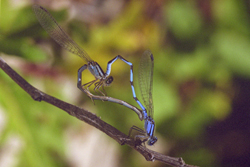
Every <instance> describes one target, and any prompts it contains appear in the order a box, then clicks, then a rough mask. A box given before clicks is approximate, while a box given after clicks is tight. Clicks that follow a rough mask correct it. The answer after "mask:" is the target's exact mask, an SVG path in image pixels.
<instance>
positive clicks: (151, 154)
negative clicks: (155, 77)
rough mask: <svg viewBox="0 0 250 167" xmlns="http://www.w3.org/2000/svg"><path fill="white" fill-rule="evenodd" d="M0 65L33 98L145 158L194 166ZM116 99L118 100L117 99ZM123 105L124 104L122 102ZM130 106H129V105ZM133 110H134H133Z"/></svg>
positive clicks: (179, 165) (4, 64)
mask: <svg viewBox="0 0 250 167" xmlns="http://www.w3.org/2000/svg"><path fill="white" fill-rule="evenodd" d="M0 67H1V68H2V70H3V71H4V72H5V73H6V74H7V75H9V76H10V77H11V78H12V79H13V80H14V81H15V82H16V83H17V84H18V85H19V86H20V87H21V88H22V89H23V90H24V91H26V92H27V93H28V94H29V95H30V96H31V97H32V98H33V99H34V100H36V101H45V102H47V103H50V104H52V105H54V106H56V107H58V108H60V109H62V110H64V111H66V112H67V113H68V114H70V115H72V116H74V117H76V118H78V119H79V120H82V121H84V122H86V123H88V124H89V125H92V126H94V127H96V128H97V129H99V130H101V131H102V132H104V133H106V134H107V135H108V136H110V137H111V138H113V139H114V140H116V141H117V142H118V143H119V144H121V145H123V144H126V145H128V146H130V147H131V148H134V149H135V150H136V151H138V152H139V153H141V154H142V155H143V156H144V157H145V159H146V160H148V161H155V160H158V161H161V162H163V163H166V164H168V165H171V166H178V167H194V166H192V165H188V164H185V162H184V161H183V159H182V158H176V157H169V156H166V155H163V154H160V153H158V152H155V151H152V150H149V149H148V148H146V147H144V146H143V145H137V144H136V143H137V142H136V141H135V140H134V139H132V138H129V137H128V136H127V135H125V134H124V133H122V132H120V131H119V130H117V129H116V128H114V127H113V126H111V125H109V124H107V123H106V122H104V121H102V120H101V119H100V118H99V117H98V116H96V115H95V114H93V113H91V112H89V111H87V110H85V109H83V108H79V107H77V106H75V105H72V104H69V103H66V102H64V101H61V100H59V99H57V98H55V97H52V96H50V95H48V94H46V93H44V92H42V91H40V90H38V89H36V88H35V87H33V86H32V85H30V84H29V83H28V82H27V81H26V80H25V79H23V78H22V77H21V76H20V75H19V74H18V73H16V72H15V71H14V70H13V69H12V68H11V67H10V66H9V65H8V64H7V63H6V62H5V61H4V60H3V59H2V58H1V57H0ZM85 93H86V94H88V96H90V95H91V97H92V99H93V100H104V101H110V102H114V103H118V104H120V102H121V100H118V99H114V98H111V97H102V96H95V95H92V94H90V92H88V91H86V92H85ZM117 100H118V101H117ZM122 105H124V104H122ZM125 106H126V107H128V108H130V109H132V110H134V109H135V108H136V107H131V105H130V104H128V103H126V105H125ZM129 106H130V107H129ZM134 111H135V110H134ZM136 113H137V114H138V116H139V117H140V112H136Z"/></svg>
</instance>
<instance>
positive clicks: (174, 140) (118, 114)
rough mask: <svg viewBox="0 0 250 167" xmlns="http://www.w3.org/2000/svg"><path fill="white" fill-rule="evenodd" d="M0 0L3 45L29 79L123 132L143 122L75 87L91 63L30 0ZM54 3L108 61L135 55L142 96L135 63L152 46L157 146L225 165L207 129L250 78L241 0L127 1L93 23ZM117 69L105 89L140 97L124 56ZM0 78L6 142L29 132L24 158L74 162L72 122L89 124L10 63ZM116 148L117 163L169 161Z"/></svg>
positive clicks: (79, 37)
mask: <svg viewBox="0 0 250 167" xmlns="http://www.w3.org/2000/svg"><path fill="white" fill-rule="evenodd" d="M1 2H2V4H1V16H0V17H1V20H0V54H1V56H2V57H4V58H6V61H7V63H10V64H13V67H14V68H16V69H17V71H18V72H19V73H20V74H21V75H22V76H24V77H25V79H27V80H28V81H29V82H30V83H33V84H34V85H35V86H36V87H38V88H39V89H42V90H43V91H44V92H46V93H48V94H50V95H52V96H55V97H57V98H60V99H62V100H65V101H69V102H71V103H73V104H76V105H79V106H82V107H83V108H88V109H89V110H90V111H91V112H96V114H97V115H98V116H100V117H101V118H102V119H103V120H105V121H107V122H108V123H110V124H111V125H113V126H115V127H117V128H118V129H119V130H121V131H123V132H124V133H128V131H129V128H130V127H131V126H132V125H136V126H138V127H143V123H142V122H140V121H139V119H138V117H137V116H136V115H135V114H134V113H133V112H131V111H129V110H128V109H127V108H125V107H123V106H120V105H117V104H112V103H108V102H101V101H96V102H95V105H94V104H93V103H92V102H91V100H90V99H89V98H88V97H87V96H86V95H84V94H82V93H81V92H80V91H78V90H77V88H76V77H77V75H76V74H77V70H78V68H79V67H81V66H82V65H83V63H84V62H83V61H80V58H79V57H77V56H74V55H71V54H70V53H68V52H66V51H64V50H62V48H60V47H59V46H58V45H57V44H55V42H53V41H52V40H51V39H50V38H49V37H48V34H47V33H46V32H45V30H43V29H42V28H41V26H40V25H39V23H38V21H37V20H36V18H35V15H34V14H33V12H32V9H31V5H23V4H21V3H20V4H19V3H17V4H14V3H13V2H12V1H7V0H2V1H1ZM121 2H122V1H121ZM47 5H48V6H49V4H47ZM81 5H83V6H84V4H81V3H80V4H78V6H81ZM91 5H93V4H91ZM48 6H44V7H46V8H47V9H49V11H50V12H51V14H52V15H53V16H54V17H55V18H56V20H57V21H58V22H59V23H60V24H61V25H63V27H65V30H67V32H68V33H69V34H70V36H71V37H72V38H73V39H74V40H75V41H76V42H77V43H78V44H79V45H81V46H83V48H84V49H85V50H86V51H87V52H88V54H89V55H90V57H91V58H92V59H94V60H96V61H97V62H98V63H99V64H100V65H101V67H104V70H105V67H106V64H107V62H108V61H109V60H110V59H112V58H114V57H115V56H116V55H118V54H119V55H122V56H123V57H125V58H126V59H127V60H129V61H130V62H132V63H133V64H134V71H135V77H134V80H135V85H136V92H137V95H138V97H139V99H141V97H140V95H139V90H138V85H137V77H138V76H137V67H138V63H139V59H140V56H141V54H142V53H143V51H144V50H146V49H150V50H151V51H152V52H153V54H154V58H155V69H154V91H153V98H154V99H153V100H154V107H155V109H154V111H155V113H154V119H155V122H156V127H157V128H156V136H157V137H158V138H159V140H158V143H156V146H155V147H152V148H153V149H155V150H157V151H160V152H162V153H166V154H168V155H171V156H177V157H183V159H184V160H185V162H186V163H188V164H192V165H199V166H220V162H221V159H220V158H219V157H218V156H217V155H216V153H214V152H213V150H212V149H211V148H209V147H208V146H207V145H206V142H207V141H206V129H207V127H209V126H211V125H212V124H213V123H215V122H219V121H223V120H224V119H226V118H227V117H229V116H230V113H231V112H232V101H233V98H234V97H233V94H234V92H235V91H236V90H235V89H234V87H233V84H232V80H233V77H234V76H240V77H243V78H247V79H249V77H250V57H249V53H250V38H249V35H250V27H249V21H248V20H249V13H248V12H247V7H246V6H245V4H244V1H237V0H228V1H209V0H208V1H150V0H149V1H145V2H144V1H124V4H123V6H122V8H121V10H119V12H118V13H116V15H115V17H108V16H105V15H102V13H99V15H98V18H99V22H98V21H97V22H95V21H92V22H88V23H87V22H85V21H84V20H76V19H74V17H72V15H70V8H69V7H67V6H64V7H63V8H62V9H60V10H53V9H52V8H49V7H48ZM70 6H77V4H76V2H71V3H70ZM101 7H102V6H101ZM101 7H100V6H99V8H101ZM99 8H96V9H95V8H93V10H94V9H95V10H98V9H99ZM110 8H111V7H110ZM114 8H115V6H114ZM106 10H109V8H107V9H106ZM78 12H79V11H78ZM69 16H71V17H69ZM72 18H73V19H72ZM78 18H79V17H78ZM103 20H104V21H103ZM14 59H16V60H17V61H14ZM10 61H11V62H12V61H13V62H12V63H11V62H10ZM20 64H21V65H20ZM34 64H35V65H37V68H34V67H33V66H31V65H34ZM28 67H30V68H28ZM32 67H33V68H32ZM27 69H28V70H27ZM44 71H45V72H44ZM83 75H84V82H88V81H90V80H91V79H93V76H91V75H90V74H89V73H88V72H84V74H83ZM112 75H113V77H114V79H115V81H114V83H113V85H112V86H111V87H108V88H106V91H107V93H108V95H109V96H111V97H115V98H118V99H122V100H124V101H126V102H129V103H131V104H133V105H136V103H135V102H134V100H133V98H132V92H131V88H130V83H129V67H128V66H127V65H126V64H124V63H123V62H121V61H117V62H116V63H115V64H114V65H113V66H112ZM0 78H1V79H0V109H1V110H0V112H3V113H4V115H5V116H6V121H5V125H4V127H3V130H2V131H0V136H1V137H0V148H1V147H4V146H5V144H6V142H7V141H8V140H9V137H10V136H11V135H13V134H15V135H17V136H18V137H19V138H20V139H21V141H22V147H21V151H19V154H18V156H17V157H18V158H17V159H18V163H17V166H71V165H70V163H69V161H68V159H67V158H66V153H65V152H66V150H65V147H66V143H65V133H66V132H65V131H66V130H67V129H69V128H72V127H73V128H74V129H76V130H77V129H78V128H82V127H81V126H86V125H85V124H84V123H81V122H80V121H79V120H76V119H75V118H72V117H71V116H69V115H68V114H65V113H64V112H62V111H61V110H59V109H57V108H55V107H53V106H50V105H48V104H46V103H43V102H42V103H37V102H35V101H33V100H32V99H31V98H30V97H29V96H28V95H27V94H26V93H25V92H24V91H23V90H22V89H21V88H20V87H18V86H17V85H16V84H15V83H14V82H13V81H12V80H11V79H10V78H8V76H6V74H4V73H3V72H1V73H0ZM86 133H88V131H86ZM98 133H99V132H98ZM100 140H102V139H100ZM82 142H83V143H84V142H86V141H82ZM112 142H114V141H112ZM117 147H118V148H117V149H119V151H120V152H121V153H120V157H118V156H117V159H118V161H119V163H118V164H119V166H164V165H163V164H161V163H158V162H155V163H152V162H145V160H144V159H143V158H141V156H140V155H137V153H135V152H134V151H133V150H131V149H128V148H125V147H119V146H117ZM2 153H4V152H3V151H2ZM0 154H1V153H0ZM0 164H1V163H0Z"/></svg>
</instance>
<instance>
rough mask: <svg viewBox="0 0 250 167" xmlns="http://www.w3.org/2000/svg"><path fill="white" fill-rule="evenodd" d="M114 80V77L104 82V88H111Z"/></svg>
mask: <svg viewBox="0 0 250 167" xmlns="http://www.w3.org/2000/svg"><path fill="white" fill-rule="evenodd" d="M113 80H114V78H113V77H112V76H110V77H108V78H107V79H106V80H105V81H104V86H110V85H111V83H112V82H113Z"/></svg>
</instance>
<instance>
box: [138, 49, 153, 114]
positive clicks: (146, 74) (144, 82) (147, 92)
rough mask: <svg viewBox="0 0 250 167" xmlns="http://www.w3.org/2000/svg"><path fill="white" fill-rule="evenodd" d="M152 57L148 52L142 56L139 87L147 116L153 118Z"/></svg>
mask: <svg viewBox="0 0 250 167" xmlns="http://www.w3.org/2000/svg"><path fill="white" fill-rule="evenodd" d="M153 70H154V57H153V54H152V53H151V51H150V50H146V51H145V52H144V53H143V54H142V58H141V61H140V64H139V86H140V90H141V95H142V99H143V101H144V104H145V106H146V109H147V111H148V115H149V116H151V117H152V118H153V112H154V106H153V98H152V88H153Z"/></svg>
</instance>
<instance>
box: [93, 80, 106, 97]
mask: <svg viewBox="0 0 250 167" xmlns="http://www.w3.org/2000/svg"><path fill="white" fill-rule="evenodd" d="M103 82H104V81H103V80H100V81H99V82H96V83H95V88H94V91H95V92H96V90H98V91H99V92H100V93H101V94H102V95H103V96H106V95H107V94H106V92H105V90H104V89H103V90H104V93H103V92H102V91H101V90H100V89H99V88H100V87H101V86H103ZM96 93H98V92H96Z"/></svg>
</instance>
